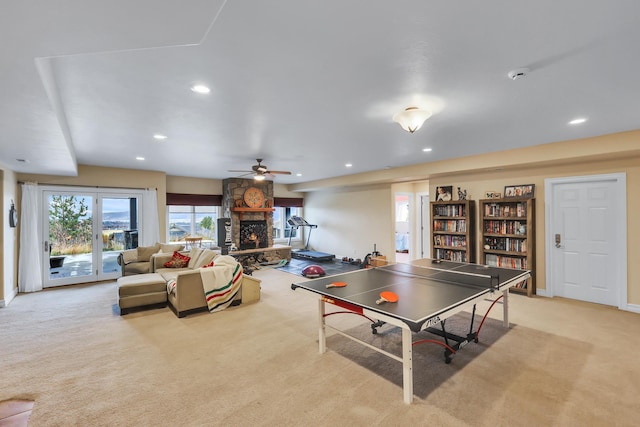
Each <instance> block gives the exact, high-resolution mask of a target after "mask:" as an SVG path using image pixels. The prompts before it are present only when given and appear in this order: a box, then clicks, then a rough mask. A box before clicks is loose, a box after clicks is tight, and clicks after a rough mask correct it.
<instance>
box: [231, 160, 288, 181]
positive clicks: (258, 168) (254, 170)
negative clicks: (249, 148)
mask: <svg viewBox="0 0 640 427" xmlns="http://www.w3.org/2000/svg"><path fill="white" fill-rule="evenodd" d="M256 161H257V162H258V164H257V165H253V166H251V170H250V171H248V170H234V169H231V170H228V171H227V172H245V173H244V174H243V175H240V176H241V177H242V176H247V175H253V179H255V180H256V181H262V180H264V179H265V178H266V177H267V176H270V177H272V176H273V175H291V172H289V171H274V170H269V168H268V167H267V165H263V164H262V159H256Z"/></svg>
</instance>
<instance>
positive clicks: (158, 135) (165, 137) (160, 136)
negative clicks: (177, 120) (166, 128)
mask: <svg viewBox="0 0 640 427" xmlns="http://www.w3.org/2000/svg"><path fill="white" fill-rule="evenodd" d="M153 137H154V138H155V139H159V140H163V139H167V135H162V134H160V133H156V134H155V135H153Z"/></svg>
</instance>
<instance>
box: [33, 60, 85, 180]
mask: <svg viewBox="0 0 640 427" xmlns="http://www.w3.org/2000/svg"><path fill="white" fill-rule="evenodd" d="M35 63H36V68H37V70H38V74H39V75H40V80H41V81H42V85H43V86H44V90H45V92H46V93H47V98H48V99H49V104H51V108H52V109H53V113H54V114H55V115H56V119H57V121H58V124H59V125H60V131H61V132H62V136H63V138H64V140H65V142H66V144H67V150H68V152H69V156H70V157H71V160H72V162H73V166H74V171H75V173H76V174H77V173H78V160H77V159H76V151H75V149H74V147H73V141H72V140H71V131H70V129H69V122H68V121H67V116H66V114H65V113H64V107H63V106H62V101H61V99H60V92H59V91H58V85H57V84H56V79H55V76H54V75H53V70H52V69H51V60H50V59H48V58H35Z"/></svg>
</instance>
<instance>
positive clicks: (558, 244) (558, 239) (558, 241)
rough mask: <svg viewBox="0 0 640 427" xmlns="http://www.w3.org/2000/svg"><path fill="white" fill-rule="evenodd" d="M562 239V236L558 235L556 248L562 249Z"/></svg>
mask: <svg viewBox="0 0 640 427" xmlns="http://www.w3.org/2000/svg"><path fill="white" fill-rule="evenodd" d="M561 240H562V239H561V237H560V234H556V248H559V247H561V245H560V242H561Z"/></svg>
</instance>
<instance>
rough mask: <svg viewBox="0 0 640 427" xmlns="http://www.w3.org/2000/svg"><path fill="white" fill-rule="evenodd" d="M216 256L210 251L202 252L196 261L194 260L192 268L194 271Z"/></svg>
mask: <svg viewBox="0 0 640 427" xmlns="http://www.w3.org/2000/svg"><path fill="white" fill-rule="evenodd" d="M216 255H217V254H216V253H215V252H213V251H212V250H211V249H205V250H203V251H202V253H201V254H200V256H199V257H198V259H197V260H196V262H195V264H194V265H193V268H194V269H196V268H200V267H204V266H205V265H207V264H209V263H210V262H211V261H213V259H214V258H215V257H216Z"/></svg>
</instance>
